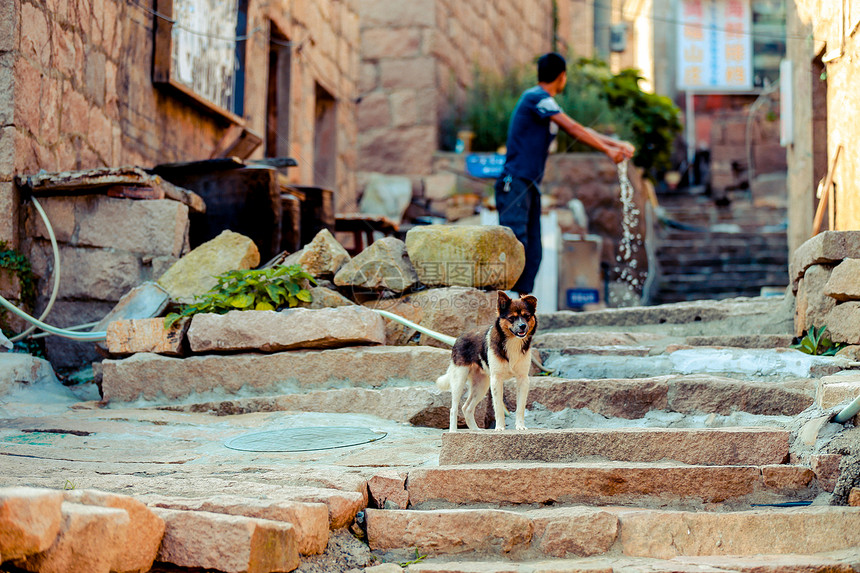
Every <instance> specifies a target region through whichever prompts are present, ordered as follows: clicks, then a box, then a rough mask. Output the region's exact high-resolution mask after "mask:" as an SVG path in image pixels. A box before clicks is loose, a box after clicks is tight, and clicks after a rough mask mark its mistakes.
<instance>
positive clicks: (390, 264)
mask: <svg viewBox="0 0 860 573" xmlns="http://www.w3.org/2000/svg"><path fill="white" fill-rule="evenodd" d="M334 284H336V285H337V286H339V287H346V288H351V289H353V290H354V291H359V292H361V291H367V290H375V291H380V290H381V291H391V292H394V293H397V294H400V293H402V292H404V291H406V290H409V289H411V288H412V287H414V286H415V285H417V284H418V274H417V273H416V272H415V267H414V266H413V265H412V261H410V260H409V255H408V254H406V244H405V243H404V242H403V241H401V240H400V239H396V238H394V237H384V238H382V239H378V240H376V241H374V242H373V244H372V245H370V247H368V248H367V249H364V250H363V251H362V252H360V253H359V254H358V255H356V256H355V257H353V258H352V259H351V260H350V261H349V262H347V263H346V264H345V265H343V266H342V267H341V268H340V270H339V271H338V272H337V274H336V275H335V276H334Z"/></svg>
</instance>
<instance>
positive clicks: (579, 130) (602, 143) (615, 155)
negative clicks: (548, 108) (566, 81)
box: [550, 112, 635, 163]
mask: <svg viewBox="0 0 860 573" xmlns="http://www.w3.org/2000/svg"><path fill="white" fill-rule="evenodd" d="M550 119H551V120H552V121H553V122H555V123H556V124H557V125H558V126H559V128H561V129H563V130H564V131H565V133H567V134H568V135H569V136H571V137H572V138H574V139H576V140H577V141H581V142H583V143H585V144H586V145H590V146H591V147H593V148H595V149H597V150H598V151H602V152H603V153H605V154H606V155H608V156H609V158H610V159H611V160H612V161H614V162H615V163H621V162H622V161H624V160H625V159H630V158H631V157H633V153H634V151H635V148H634V147H633V146H632V145H630V144H629V143H627V142H626V141H620V140H618V139H613V138H611V137H608V136H606V135H602V134H600V133H597V132H596V131H594V130H593V129H590V128H588V127H585V126H584V125H582V124H581V123H579V122H577V121H575V120H574V119H573V118H572V117H570V116H569V115H567V114H566V113H564V112H559V113H557V114H555V115H552V116H551V117H550Z"/></svg>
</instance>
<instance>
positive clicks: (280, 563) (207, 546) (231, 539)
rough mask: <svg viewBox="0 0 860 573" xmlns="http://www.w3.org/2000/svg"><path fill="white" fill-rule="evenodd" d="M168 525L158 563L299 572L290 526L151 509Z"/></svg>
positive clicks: (253, 572) (232, 572) (239, 572)
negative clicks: (294, 570)
mask: <svg viewBox="0 0 860 573" xmlns="http://www.w3.org/2000/svg"><path fill="white" fill-rule="evenodd" d="M153 511H154V512H155V514H156V515H158V516H159V517H161V518H162V519H163V520H164V522H165V525H166V528H165V531H164V540H163V541H162V543H161V549H160V550H159V552H158V560H159V561H162V562H165V563H172V564H174V565H178V566H180V567H202V568H206V569H217V570H219V571H224V572H225V573H245V572H247V573H268V572H270V571H271V572H274V571H292V570H293V569H295V568H296V567H298V566H299V553H298V545H297V542H296V532H295V530H294V529H293V526H292V525H290V524H288V523H282V522H277V521H270V520H266V519H252V518H247V517H242V516H235V515H224V514H219V513H209V512H205V511H178V510H172V509H161V508H154V509H153Z"/></svg>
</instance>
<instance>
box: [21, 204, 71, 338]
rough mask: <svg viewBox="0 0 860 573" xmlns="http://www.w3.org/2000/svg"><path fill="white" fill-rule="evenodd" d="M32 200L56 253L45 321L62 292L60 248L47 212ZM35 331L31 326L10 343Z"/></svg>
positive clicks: (43, 313)
mask: <svg viewBox="0 0 860 573" xmlns="http://www.w3.org/2000/svg"><path fill="white" fill-rule="evenodd" d="M30 199H32V200H33V206H34V207H35V208H36V211H37V212H38V213H39V216H40V217H42V222H44V223H45V228H46V229H48V237H49V238H50V239H51V249H52V250H53V252H54V289H53V291H52V292H51V298H50V300H48V305H47V306H46V307H45V310H43V311H42V315H41V316H40V317H39V320H45V317H46V316H48V313H49V312H51V309H52V308H53V307H54V302H55V301H56V300H57V293H58V292H59V291H60V247H59V245H57V236H56V235H55V234H54V228H53V227H52V226H51V222H50V221H48V215H46V214H45V210H44V209H42V206H41V205H40V204H39V202H38V201H37V200H36V198H35V197H30ZM34 330H36V326H35V324H34V325H32V326H30V327H29V328H28V329H27V330H25V331H24V332H22V333H20V334H17V335H15V336H13V337H12V338H10V339H9V342H18V341H19V340H23V339H24V338H26V337H27V336H28V335H29V334H30V333H31V332H33V331H34Z"/></svg>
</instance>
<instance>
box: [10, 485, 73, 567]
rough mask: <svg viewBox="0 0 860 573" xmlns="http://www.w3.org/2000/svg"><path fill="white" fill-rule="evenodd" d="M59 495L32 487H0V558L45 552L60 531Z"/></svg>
mask: <svg viewBox="0 0 860 573" xmlns="http://www.w3.org/2000/svg"><path fill="white" fill-rule="evenodd" d="M62 503H63V494H62V492H59V491H52V490H49V489H36V488H32V487H5V488H0V555H2V558H3V559H4V560H8V559H18V558H20V557H26V556H27V555H33V554H34V553H40V552H42V551H45V550H46V549H48V548H49V547H50V546H51V544H53V543H54V540H55V539H56V538H57V535H58V534H59V532H60V525H61V523H62V521H63V516H62V512H61V510H60V506H61V505H62Z"/></svg>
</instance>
